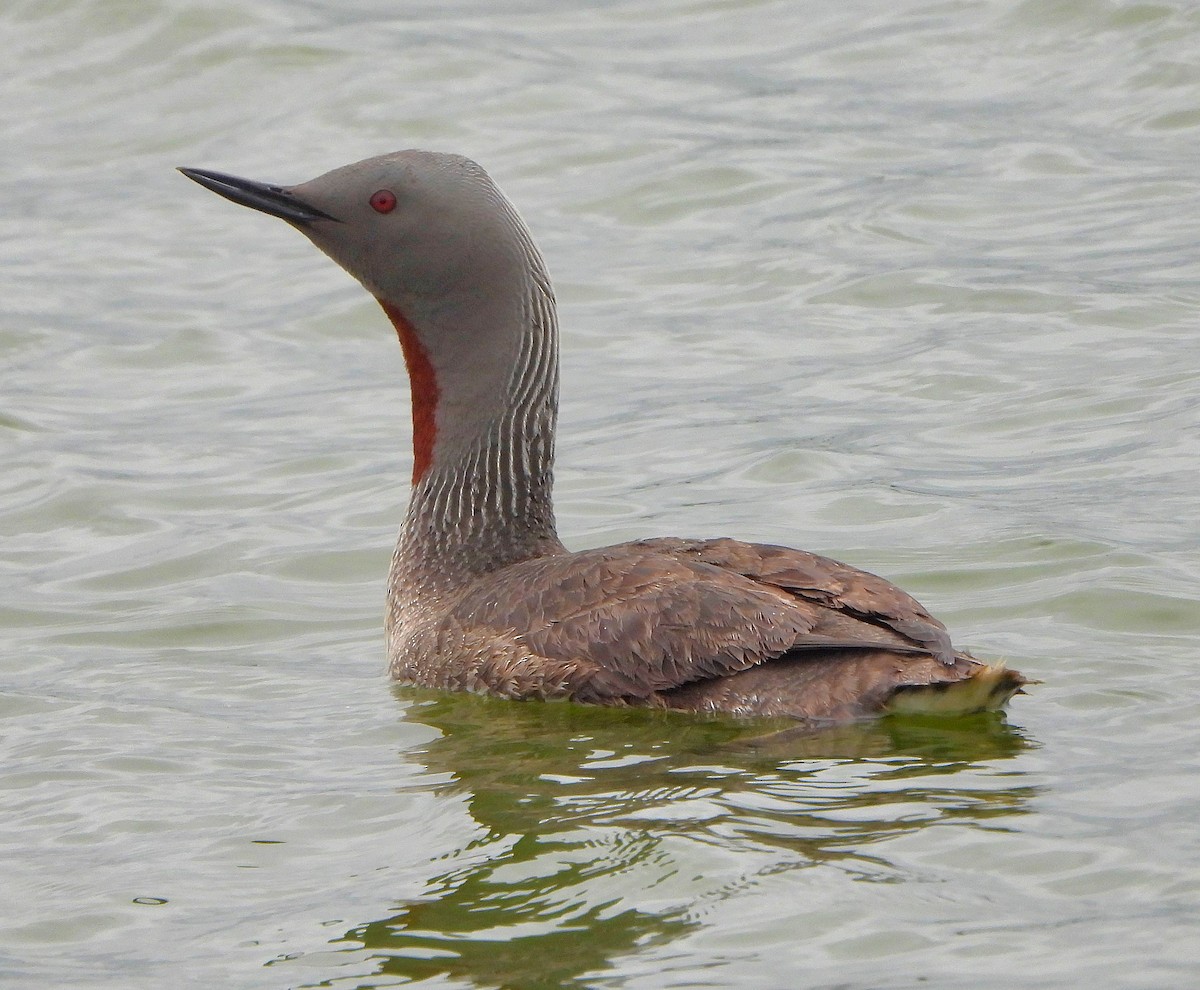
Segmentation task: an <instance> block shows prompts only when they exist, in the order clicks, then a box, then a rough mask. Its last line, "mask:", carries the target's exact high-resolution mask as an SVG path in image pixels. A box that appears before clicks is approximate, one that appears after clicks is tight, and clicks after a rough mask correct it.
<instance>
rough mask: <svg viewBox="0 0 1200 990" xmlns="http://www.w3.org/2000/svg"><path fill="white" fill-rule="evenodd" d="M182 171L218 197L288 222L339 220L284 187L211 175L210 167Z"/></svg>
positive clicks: (182, 169) (305, 222)
mask: <svg viewBox="0 0 1200 990" xmlns="http://www.w3.org/2000/svg"><path fill="white" fill-rule="evenodd" d="M179 171H181V172H182V173H183V174H184V175H186V176H187V177H188V178H189V179H191V180H192V181H193V182H199V183H200V185H202V186H204V188H205V189H211V190H212V191H213V192H215V193H216V194H217V195H218V196H224V197H225V198H226V199H228V200H231V201H232V202H234V203H237V204H238V205H240V206H248V207H250V209H252V210H259V211H260V212H262V213H269V214H270V215H271V216H273V217H279V218H280V219H281V220H286V221H287V222H288V223H297V224H309V223H312V222H313V221H314V220H333V221H336V220H337V217H331V216H330V215H329V214H328V213H326V212H325V211H324V210H318V209H317V208H316V207H315V206H312V205H310V204H309V203H305V202H304V201H303V200H301V199H299V198H297V197H296V196H295V195H293V194H292V193H291V192H290V191H289V190H288V189H287V188H285V187H284V186H273V185H271V184H270V183H267V182H255V181H254V180H253V179H242V178H239V177H238V176H236V175H226V174H225V173H224V172H210V171H209V170H208V169H206V168H181V169H180V170H179Z"/></svg>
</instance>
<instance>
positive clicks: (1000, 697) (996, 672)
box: [886, 660, 1033, 715]
mask: <svg viewBox="0 0 1200 990" xmlns="http://www.w3.org/2000/svg"><path fill="white" fill-rule="evenodd" d="M974 663H975V667H974V669H973V670H972V671H971V673H970V674H969V676H967V677H965V678H963V679H962V680H958V681H943V682H940V683H933V684H910V685H904V686H902V687H900V688H899V689H897V691H896V692H895V693H894V694H893V695H892V696H891V698H889V699H888V702H887V705H886V709H887V711H889V712H894V713H897V714H905V715H969V714H971V713H972V712H984V711H994V710H996V709H999V708H1003V707H1004V706H1005V705H1006V704H1007V703H1008V700H1009V698H1011V697H1012V696H1013V695H1014V694H1023V693H1024V692H1023V691H1022V690H1021V688H1022V687H1023V686H1024V685H1026V684H1031V683H1033V682H1032V681H1030V680H1028V679H1027V678H1025V677H1023V676H1022V675H1021V674H1019V673H1018V672H1017V671H1015V670H1009V669H1008V667H1006V666H1005V665H1004V661H1003V660H1001V661H998V662H996V663H990V664H989V663H979V662H978V661H974Z"/></svg>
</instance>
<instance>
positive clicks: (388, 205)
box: [368, 189, 396, 213]
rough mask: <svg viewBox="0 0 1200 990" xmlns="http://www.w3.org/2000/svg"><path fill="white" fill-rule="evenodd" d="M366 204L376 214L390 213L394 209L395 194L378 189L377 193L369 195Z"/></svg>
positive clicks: (388, 190) (387, 190)
mask: <svg viewBox="0 0 1200 990" xmlns="http://www.w3.org/2000/svg"><path fill="white" fill-rule="evenodd" d="M368 202H369V203H370V204H371V209H373V210H374V211H375V212H376V213H391V212H392V210H394V209H395V208H396V194H395V193H394V192H392V191H391V190H390V189H380V190H379V192H375V193H371V198H370V200H368Z"/></svg>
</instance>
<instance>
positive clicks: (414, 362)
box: [379, 299, 438, 485]
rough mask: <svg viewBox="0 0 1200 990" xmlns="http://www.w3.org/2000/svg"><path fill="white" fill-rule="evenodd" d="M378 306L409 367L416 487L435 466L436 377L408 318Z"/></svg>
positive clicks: (382, 304) (385, 307)
mask: <svg viewBox="0 0 1200 990" xmlns="http://www.w3.org/2000/svg"><path fill="white" fill-rule="evenodd" d="M379 305H380V306H382V307H383V311H384V312H385V313H387V316H388V319H389V320H391V321H392V326H394V327H395V328H396V336H397V337H399V338H400V347H401V348H402V349H403V350H404V363H405V365H407V366H408V382H409V389H410V390H411V392H412V418H413V478H412V480H413V484H414V485H415V484H416V483H417V482H418V481H420V480H421V478H423V477H424V475H425V472H426V471H428V470H429V465H430V464H432V463H433V444H434V442H435V441H436V440H437V404H438V383H437V375H435V374H434V371H433V363H432V362H431V361H430V360H429V355H428V354H426V353H425V348H424V347H423V346H422V344H421V341H420V338H418V337H417V332H416V331H415V330H414V329H413V325H412V324H411V323H409V322H408V317H406V316H405V315H404V314H403V313H401V312H400V310H399V309H397V308H396V307H395V306H393V305H392V304H391V303H388V302H384V301H383V300H382V299H380V300H379Z"/></svg>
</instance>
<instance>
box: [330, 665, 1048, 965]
mask: <svg viewBox="0 0 1200 990" xmlns="http://www.w3.org/2000/svg"><path fill="white" fill-rule="evenodd" d="M396 690H397V695H398V696H399V697H400V698H401V699H402V701H403V702H404V703H406V704H407V705H408V709H407V717H408V718H409V719H411V720H415V721H418V722H421V723H424V724H427V725H429V726H431V727H433V728H435V729H437V730H438V731H439V732H440V737H439V738H437V739H435V740H434V741H432V742H431V743H429V744H428V745H427V746H426V747H425V749H424V751H423V752H416V753H409V754H407V755H408V756H409V758H412V759H416V760H419V761H420V762H421V763H422V764H423V765H425V766H426V767H427V768H428V769H429V771H430V773H431V779H437V780H440V781H443V782H442V783H439V784H437V785H433V786H435V787H436V788H437V789H439V790H441V791H442V792H444V793H447V794H453V795H465V796H466V797H467V801H468V807H469V809H470V813H471V815H472V817H473V818H474V819H475V821H476V822H478V823H479V824H480V825H481V826H483V828H484V830H485V833H484V834H483V835H482V836H480V837H478V838H476V839H475V840H473V841H472V842H470V843H469V844H467V845H464V846H463V847H462V848H459V849H457V850H455V851H454V852H453V853H452V854H451V855H449V856H447V857H446V858H444V859H441V860H438V861H437V862H436V863H435V864H434V870H435V875H434V876H433V877H432V879H430V880H429V882H428V885H427V888H426V891H425V892H424V894H423V895H422V896H421V897H420V898H418V899H415V900H412V901H410V902H408V903H406V904H404V905H402V906H400V907H398V908H397V909H396V910H395V911H394V912H393V913H391V914H389V916H387V917H384V918H381V919H379V920H375V921H369V922H366V923H363V924H360V925H357V926H355V927H353V928H351V929H350V930H348V931H346V932H345V934H344V935H343V936H342V937H341V938H340V939H339V940H338V942H337V943H335V945H334V946H333V947H332V948H334V949H335V951H336V950H342V951H344V952H347V953H355V954H356V955H357V956H358V959H357V961H356V962H352V961H351V960H349V959H346V960H345V962H346V963H347V964H349V968H351V969H354V968H356V967H357V968H358V970H359V972H358V974H357V976H356V977H355V979H357V980H360V981H364V980H365V981H366V982H365V983H363V982H360V983H359V984H357V985H369V986H375V985H391V981H393V980H399V981H401V982H408V981H414V980H425V979H441V980H444V979H446V978H450V979H454V980H458V981H464V982H468V983H471V984H473V985H476V986H479V987H523V988H524V987H527V988H537V987H572V986H584V985H588V986H591V985H595V981H596V980H598V979H603V975H604V974H605V972H606V971H610V970H611V969H612V968H613V967H614V965H619V960H621V959H622V958H625V959H628V958H629V957H631V956H633V955H635V954H637V953H639V952H644V951H646V950H647V949H649V948H650V947H652V946H658V945H664V944H667V943H670V942H672V941H674V940H677V939H679V938H681V937H682V936H684V935H686V934H687V933H689V932H691V931H693V930H695V929H698V928H700V927H702V926H703V924H704V920H703V915H704V907H705V904H706V903H711V902H712V901H714V900H717V899H723V898H729V897H738V896H741V895H742V894H743V893H744V891H745V890H746V889H747V888H750V887H753V886H754V885H755V884H756V883H757V882H758V881H759V880H760V878H762V877H765V876H768V875H772V874H774V873H778V872H780V871H781V870H788V869H805V868H812V867H824V868H833V869H837V870H841V871H843V872H845V873H846V874H847V875H848V876H849V877H851V878H852V879H862V880H885V881H887V880H902V879H904V875H903V873H902V872H901V871H900V869H899V868H897V867H894V866H893V865H892V864H890V863H889V862H888V861H887V856H886V850H885V849H883V848H882V846H883V840H886V839H889V838H893V837H895V836H897V835H899V834H903V833H905V832H911V831H914V830H917V829H922V828H925V827H927V826H929V825H932V824H943V823H947V822H955V823H959V824H962V825H963V826H965V827H971V828H978V829H990V828H1006V827H1008V824H1007V823H1009V822H1010V821H1011V819H1012V817H1013V816H1015V815H1020V814H1022V813H1024V812H1025V810H1026V808H1027V805H1028V803H1029V800H1030V798H1031V797H1032V795H1033V794H1034V793H1035V787H1034V786H1033V785H1031V784H1029V783H1028V782H1027V781H1025V780H1024V779H1023V776H1022V775H1021V774H1020V773H1019V772H1018V771H1017V770H1016V769H1014V768H1013V767H1012V766H1011V765H1009V766H1003V767H1002V768H1000V767H997V764H1004V763H1006V762H1007V761H1009V760H1011V759H1012V758H1013V757H1015V756H1017V755H1018V754H1019V753H1021V752H1022V751H1023V750H1025V749H1026V748H1028V747H1029V746H1030V745H1032V744H1031V743H1030V742H1029V741H1028V740H1027V739H1026V738H1024V736H1023V735H1022V734H1021V732H1020V731H1018V730H1017V729H1014V728H1013V727H1011V726H1010V725H1008V724H1007V723H1006V722H1005V721H1004V720H1003V717H1002V716H999V715H996V714H995V713H988V714H982V715H976V716H971V717H969V718H961V719H940V720H938V719H934V720H929V721H916V720H913V719H902V718H890V719H885V720H882V721H874V722H870V723H865V724H863V725H851V726H840V727H837V728H836V729H830V730H828V731H823V732H813V731H809V732H800V731H797V730H796V729H795V728H794V723H791V722H788V723H779V724H777V725H772V724H765V723H762V722H757V723H756V722H739V721H735V720H732V719H729V718H713V719H703V718H698V717H696V716H688V715H680V714H678V713H671V712H654V711H647V710H644V709H628V710H622V709H611V708H595V707H587V706H579V705H572V704H565V703H563V704H515V703H512V702H508V701H499V700H496V699H489V698H479V697H474V696H469V695H467V696H464V695H445V694H437V695H432V694H426V693H424V692H420V691H415V690H412V689H404V688H397V689H396ZM784 725H788V726H792V728H790V729H786V728H783V726H784ZM776 730H780V731H776ZM347 978H349V976H348V975H347ZM378 981H382V982H378ZM326 985H327V984H326Z"/></svg>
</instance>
